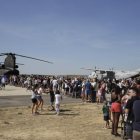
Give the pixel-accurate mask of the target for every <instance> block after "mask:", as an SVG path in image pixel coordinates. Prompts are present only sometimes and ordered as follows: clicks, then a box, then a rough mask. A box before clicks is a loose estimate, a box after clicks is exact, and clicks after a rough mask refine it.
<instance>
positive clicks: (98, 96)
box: [97, 81, 102, 104]
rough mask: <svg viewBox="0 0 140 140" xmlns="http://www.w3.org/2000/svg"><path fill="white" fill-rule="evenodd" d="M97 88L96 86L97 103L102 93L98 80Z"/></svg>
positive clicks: (99, 101)
mask: <svg viewBox="0 0 140 140" xmlns="http://www.w3.org/2000/svg"><path fill="white" fill-rule="evenodd" d="M97 88H98V92H97V104H98V103H99V104H100V103H101V95H102V88H101V83H100V81H99V82H98V86H97Z"/></svg>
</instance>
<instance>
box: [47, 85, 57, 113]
mask: <svg viewBox="0 0 140 140" xmlns="http://www.w3.org/2000/svg"><path fill="white" fill-rule="evenodd" d="M45 93H47V94H48V93H50V105H51V106H52V110H55V106H54V105H53V102H54V91H53V90H52V87H49V88H48V91H46V92H45Z"/></svg>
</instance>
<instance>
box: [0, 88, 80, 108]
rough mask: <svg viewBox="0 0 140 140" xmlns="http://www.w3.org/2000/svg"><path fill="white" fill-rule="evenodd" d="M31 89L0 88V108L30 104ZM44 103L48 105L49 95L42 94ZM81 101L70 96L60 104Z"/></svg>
mask: <svg viewBox="0 0 140 140" xmlns="http://www.w3.org/2000/svg"><path fill="white" fill-rule="evenodd" d="M31 95H32V91H27V92H26V88H20V87H15V86H9V85H6V87H5V90H0V108H6V107H21V106H31V105H32V101H31ZM42 99H43V100H44V105H50V95H49V94H43V95H42ZM71 103H81V99H78V98H77V99H75V98H71V97H66V98H63V100H62V102H61V104H71Z"/></svg>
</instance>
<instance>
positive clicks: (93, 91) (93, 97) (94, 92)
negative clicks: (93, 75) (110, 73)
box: [91, 79, 97, 103]
mask: <svg viewBox="0 0 140 140" xmlns="http://www.w3.org/2000/svg"><path fill="white" fill-rule="evenodd" d="M91 85H92V88H93V90H91V92H92V94H91V98H92V100H91V102H92V103H94V102H96V93H97V82H96V79H93V82H92V83H91Z"/></svg>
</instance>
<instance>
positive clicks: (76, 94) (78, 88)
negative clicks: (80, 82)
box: [72, 87, 81, 98]
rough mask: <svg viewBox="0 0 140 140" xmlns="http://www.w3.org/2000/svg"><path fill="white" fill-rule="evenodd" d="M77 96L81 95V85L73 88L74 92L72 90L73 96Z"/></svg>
mask: <svg viewBox="0 0 140 140" xmlns="http://www.w3.org/2000/svg"><path fill="white" fill-rule="evenodd" d="M74 97H75V98H77V97H81V88H80V87H77V88H74V89H73V92H72V98H74Z"/></svg>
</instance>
